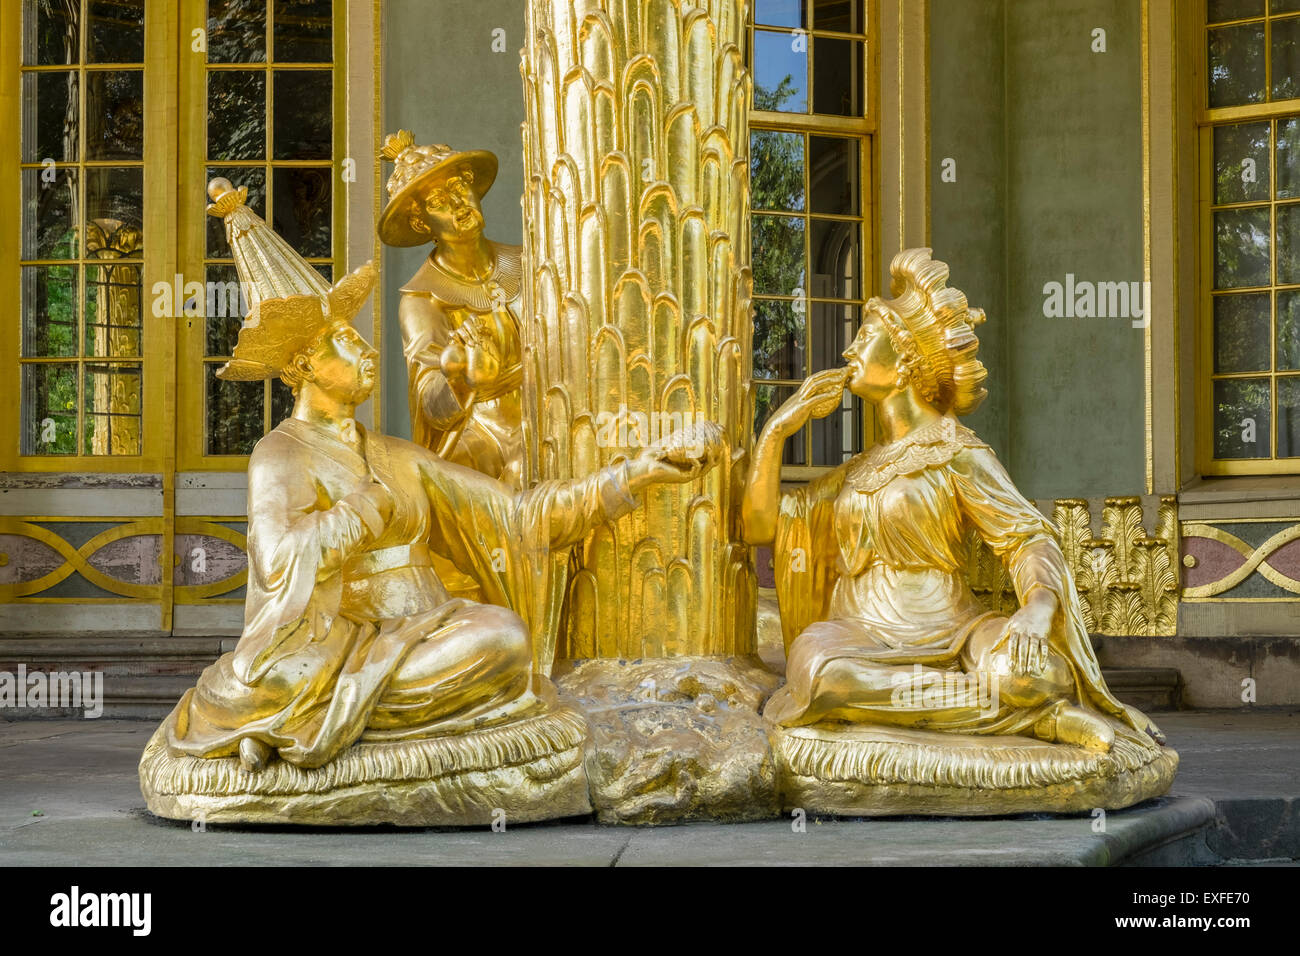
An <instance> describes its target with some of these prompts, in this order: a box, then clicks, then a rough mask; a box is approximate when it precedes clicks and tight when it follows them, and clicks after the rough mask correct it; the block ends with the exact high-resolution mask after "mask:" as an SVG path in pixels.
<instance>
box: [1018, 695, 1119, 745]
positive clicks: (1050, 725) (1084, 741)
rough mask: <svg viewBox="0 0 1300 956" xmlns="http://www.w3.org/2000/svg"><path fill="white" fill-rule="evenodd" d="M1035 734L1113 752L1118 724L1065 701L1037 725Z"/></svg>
mask: <svg viewBox="0 0 1300 956" xmlns="http://www.w3.org/2000/svg"><path fill="white" fill-rule="evenodd" d="M1034 735H1035V736H1036V737H1039V738H1041V739H1043V740H1052V741H1055V742H1056V743H1060V744H1068V745H1070V746H1072V747H1083V748H1084V749H1085V750H1095V751H1098V752H1100V753H1109V752H1110V748H1111V744H1113V743H1114V742H1115V728H1113V727H1112V726H1111V725H1110V724H1109V723H1108V722H1107V721H1106V719H1105V718H1104V717H1102V716H1101V715H1100V714H1095V713H1093V712H1092V711H1089V710H1084V709H1083V708H1082V707H1075V706H1073V705H1071V704H1068V703H1066V702H1065V701H1061V702H1060V703H1059V704H1057V705H1056V706H1055V707H1053V708H1052V709H1051V711H1050V712H1049V713H1048V714H1047V715H1046V716H1045V717H1043V718H1042V719H1040V720H1039V721H1038V723H1036V724H1035V725H1034Z"/></svg>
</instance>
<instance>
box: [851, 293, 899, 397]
mask: <svg viewBox="0 0 1300 956" xmlns="http://www.w3.org/2000/svg"><path fill="white" fill-rule="evenodd" d="M844 360H845V362H846V363H847V364H848V366H849V368H850V369H852V375H851V376H850V377H849V391H851V392H852V393H853V394H854V395H857V396H858V397H859V398H861V399H862V400H863V401H867V402H871V403H872V404H875V403H876V402H880V401H883V400H884V399H886V398H888V397H889V396H890V395H892V394H893V393H894V392H896V391H898V353H897V352H895V351H894V344H893V342H891V341H890V339H889V332H887V331H886V330H885V327H884V325H883V324H881V321H880V316H879V315H878V314H877V313H876V312H875V310H874V309H871V308H868V309H867V310H866V314H865V316H864V318H863V321H862V327H861V328H859V329H858V334H857V337H856V338H854V340H853V344H852V345H850V346H849V347H848V348H847V349H845V350H844Z"/></svg>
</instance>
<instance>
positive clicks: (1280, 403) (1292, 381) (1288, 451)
mask: <svg viewBox="0 0 1300 956" xmlns="http://www.w3.org/2000/svg"><path fill="white" fill-rule="evenodd" d="M1277 457H1279V458H1300V376H1295V375H1289V376H1286V377H1285V378H1279V379H1278V380H1277Z"/></svg>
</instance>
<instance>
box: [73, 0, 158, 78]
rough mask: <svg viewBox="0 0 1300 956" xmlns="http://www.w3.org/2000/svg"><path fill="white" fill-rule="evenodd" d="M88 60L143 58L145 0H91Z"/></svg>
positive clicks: (128, 61) (93, 61)
mask: <svg viewBox="0 0 1300 956" xmlns="http://www.w3.org/2000/svg"><path fill="white" fill-rule="evenodd" d="M86 38H87V40H88V43H87V46H88V48H89V49H88V55H87V57H86V60H87V62H90V63H143V62H144V0H91V2H90V18H89V20H88V21H87V22H86Z"/></svg>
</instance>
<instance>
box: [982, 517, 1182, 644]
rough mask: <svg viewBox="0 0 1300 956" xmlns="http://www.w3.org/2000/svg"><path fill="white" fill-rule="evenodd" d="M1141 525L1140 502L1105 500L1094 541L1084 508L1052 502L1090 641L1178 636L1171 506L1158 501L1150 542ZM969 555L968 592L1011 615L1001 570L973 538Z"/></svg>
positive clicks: (1011, 594) (1012, 597) (1009, 591)
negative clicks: (1093, 636)
mask: <svg viewBox="0 0 1300 956" xmlns="http://www.w3.org/2000/svg"><path fill="white" fill-rule="evenodd" d="M1145 517H1146V516H1145V515H1144V513H1143V508H1142V499H1141V498H1138V497H1135V496H1128V497H1114V498H1107V499H1105V502H1104V504H1103V507H1102V513H1101V533H1100V534H1099V535H1094V534H1093V530H1092V511H1091V508H1090V506H1089V504H1088V502H1087V500H1085V499H1083V498H1061V499H1058V500H1057V501H1056V502H1055V505H1054V507H1053V510H1052V521H1053V523H1054V524H1055V525H1056V528H1057V536H1058V538H1059V540H1060V543H1061V550H1062V551H1063V552H1064V553H1065V557H1066V560H1067V561H1068V562H1069V565H1070V570H1071V572H1072V573H1073V575H1074V584H1075V589H1076V590H1077V591H1078V594H1079V605H1080V610H1081V611H1082V612H1083V617H1084V623H1085V624H1086V625H1087V628H1088V631H1089V632H1090V633H1092V634H1109V635H1115V636H1148V637H1166V636H1172V635H1173V634H1174V633H1175V632H1176V629H1177V625H1178V598H1179V580H1178V568H1179V549H1180V544H1179V536H1178V501H1177V499H1176V498H1175V497H1174V496H1173V495H1163V496H1161V498H1160V503H1159V506H1158V508H1157V511H1156V522H1155V528H1154V530H1153V531H1152V533H1150V534H1148V533H1147V530H1146V524H1145ZM969 555H970V558H969V564H968V565H967V566H968V568H969V569H970V583H971V589H972V590H973V591H974V592H975V594H976V595H977V596H978V597H979V598H980V599H981V600H983V601H984V602H985V604H987V605H988V606H989V608H990V609H991V610H994V611H997V612H998V613H999V614H1010V613H1013V612H1014V611H1015V610H1016V608H1017V607H1018V606H1019V605H1018V603H1017V601H1016V592H1015V589H1014V588H1013V587H1012V584H1011V579H1010V578H1009V577H1008V576H1007V574H1006V571H1005V569H1004V568H1003V566H1002V562H1001V561H999V560H998V559H997V557H996V556H995V555H994V554H993V553H992V552H991V551H989V549H988V547H987V546H986V545H984V544H983V542H982V541H979V540H978V539H974V538H972V540H971V541H970V550H969Z"/></svg>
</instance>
